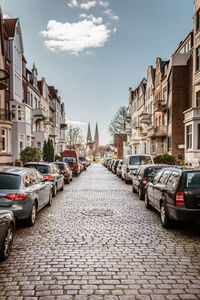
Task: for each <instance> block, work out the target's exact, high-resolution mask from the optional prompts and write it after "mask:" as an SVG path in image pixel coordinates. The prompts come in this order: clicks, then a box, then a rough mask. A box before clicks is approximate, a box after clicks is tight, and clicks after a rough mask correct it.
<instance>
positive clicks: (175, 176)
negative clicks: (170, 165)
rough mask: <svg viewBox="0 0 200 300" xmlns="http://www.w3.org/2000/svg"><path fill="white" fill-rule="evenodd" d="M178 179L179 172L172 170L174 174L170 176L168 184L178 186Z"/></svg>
mask: <svg viewBox="0 0 200 300" xmlns="http://www.w3.org/2000/svg"><path fill="white" fill-rule="evenodd" d="M178 180H179V173H177V172H172V174H171V175H170V176H169V178H168V180H167V185H169V186H171V187H176V185H177V183H178Z"/></svg>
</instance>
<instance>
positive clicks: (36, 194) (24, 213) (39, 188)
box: [0, 167, 52, 226]
mask: <svg viewBox="0 0 200 300" xmlns="http://www.w3.org/2000/svg"><path fill="white" fill-rule="evenodd" d="M51 203H52V185H51V184H50V183H49V182H46V181H44V180H43V177H42V175H41V174H40V172H38V171H37V170H35V169H28V168H20V167H1V168H0V209H2V210H11V211H12V212H13V214H14V216H15V218H16V219H17V220H25V221H26V222H27V224H28V225H29V226H32V225H34V223H35V219H36V214H37V212H38V211H39V210H40V209H41V208H43V207H44V206H45V205H47V204H48V205H51Z"/></svg>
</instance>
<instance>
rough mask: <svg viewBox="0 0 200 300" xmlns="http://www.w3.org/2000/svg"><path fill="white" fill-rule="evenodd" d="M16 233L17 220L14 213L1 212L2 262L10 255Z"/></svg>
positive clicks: (0, 248) (0, 250)
mask: <svg viewBox="0 0 200 300" xmlns="http://www.w3.org/2000/svg"><path fill="white" fill-rule="evenodd" d="M14 232H15V218H14V215H13V213H12V211H9V210H0V260H1V261H3V260H5V259H7V258H8V257H9V255H10V251H11V249H12V244H13V236H14Z"/></svg>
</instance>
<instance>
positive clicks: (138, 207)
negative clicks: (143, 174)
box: [0, 165, 200, 300]
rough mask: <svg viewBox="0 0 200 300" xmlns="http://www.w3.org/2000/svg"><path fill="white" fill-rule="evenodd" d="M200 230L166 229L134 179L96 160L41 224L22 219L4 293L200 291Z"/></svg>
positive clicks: (150, 296)
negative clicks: (125, 179)
mask: <svg viewBox="0 0 200 300" xmlns="http://www.w3.org/2000/svg"><path fill="white" fill-rule="evenodd" d="M199 233H200V226H199V225H197V224H196V225H188V224H187V225H180V224H179V225H176V226H175V227H174V228H172V229H170V230H165V229H163V228H162V227H161V225H160V219H159V215H158V214H157V213H156V212H155V211H153V210H151V211H149V210H146V209H145V207H144V202H143V201H140V200H138V197H137V196H135V195H133V194H132V192H131V186H130V185H126V184H125V183H124V182H122V181H121V180H120V179H118V178H117V177H116V176H115V175H113V174H111V173H110V172H109V171H108V170H107V169H105V168H104V167H103V166H101V165H92V166H91V167H90V168H89V169H88V170H87V171H86V172H84V173H82V175H81V176H80V177H78V178H74V179H73V182H72V183H71V184H70V185H66V186H65V190H64V191H63V192H59V193H58V195H57V197H56V198H54V203H53V205H52V206H51V207H46V208H44V209H43V210H42V211H41V212H39V213H38V216H37V221H36V224H35V226H34V227H32V228H27V227H24V226H22V225H19V226H18V227H17V231H16V234H15V241H14V245H13V250H12V252H11V255H10V257H9V259H8V260H7V261H6V262H3V263H1V264H0V299H47V300H48V299H75V300H76V299H80V300H84V299H96V300H98V299H99V300H100V299H104V300H115V299H116V300H117V299H119V300H126V299H131V300H132V299H141V300H164V299H165V300H166V299H169V300H170V299H171V300H175V299H186V300H189V299H200V258H199V254H200V239H199V237H200V234H199Z"/></svg>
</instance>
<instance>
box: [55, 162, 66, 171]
mask: <svg viewBox="0 0 200 300" xmlns="http://www.w3.org/2000/svg"><path fill="white" fill-rule="evenodd" d="M55 165H56V166H58V168H59V169H60V170H65V169H66V166H65V164H59V163H55Z"/></svg>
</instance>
